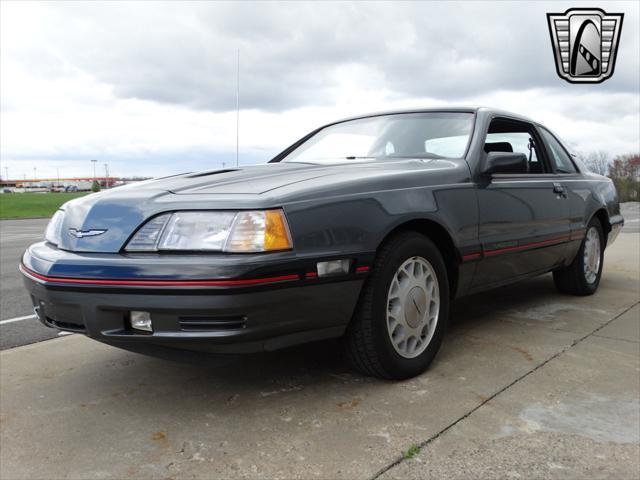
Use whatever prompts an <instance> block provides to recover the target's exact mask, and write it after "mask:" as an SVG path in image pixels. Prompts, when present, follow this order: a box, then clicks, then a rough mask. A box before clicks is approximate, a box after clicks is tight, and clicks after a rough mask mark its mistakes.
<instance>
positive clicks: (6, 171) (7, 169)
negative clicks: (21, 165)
mask: <svg viewBox="0 0 640 480" xmlns="http://www.w3.org/2000/svg"><path fill="white" fill-rule="evenodd" d="M4 179H5V180H6V181H7V182H8V181H9V167H4Z"/></svg>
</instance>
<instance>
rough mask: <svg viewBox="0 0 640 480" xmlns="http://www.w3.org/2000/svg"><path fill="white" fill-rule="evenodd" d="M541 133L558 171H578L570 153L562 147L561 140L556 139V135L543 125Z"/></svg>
mask: <svg viewBox="0 0 640 480" xmlns="http://www.w3.org/2000/svg"><path fill="white" fill-rule="evenodd" d="M540 133H541V134H542V137H543V138H544V141H545V142H546V144H547V150H548V151H549V155H550V156H551V158H552V159H553V161H554V163H555V165H556V172H558V173H576V171H577V170H576V167H575V165H574V164H573V162H572V161H571V157H569V154H568V153H567V152H566V151H565V149H564V148H562V145H560V142H558V140H556V137H554V136H553V135H552V134H551V132H549V131H548V130H547V129H546V128H543V127H540Z"/></svg>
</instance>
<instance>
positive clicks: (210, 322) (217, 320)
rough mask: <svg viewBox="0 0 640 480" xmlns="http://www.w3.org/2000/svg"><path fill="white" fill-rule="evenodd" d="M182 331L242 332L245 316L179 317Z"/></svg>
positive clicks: (245, 320)
mask: <svg viewBox="0 0 640 480" xmlns="http://www.w3.org/2000/svg"><path fill="white" fill-rule="evenodd" d="M178 322H179V323H180V329H181V330H183V331H189V332H212V331H219V330H241V329H243V328H245V326H246V322H247V317H246V316H245V315H233V316H211V315H192V316H182V317H178Z"/></svg>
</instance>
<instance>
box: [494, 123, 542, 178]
mask: <svg viewBox="0 0 640 480" xmlns="http://www.w3.org/2000/svg"><path fill="white" fill-rule="evenodd" d="M533 132H534V129H533V125H531V124H529V123H526V122H520V121H516V120H511V119H506V118H495V119H493V120H492V121H491V124H490V125H489V131H488V132H487V136H486V140H485V144H484V151H485V152H486V153H489V152H515V153H523V154H524V155H525V157H527V171H528V173H549V172H550V171H551V170H550V169H549V168H548V166H547V165H546V163H545V162H544V158H543V157H544V155H541V154H540V150H539V148H540V147H539V146H538V145H537V143H538V142H537V141H536V139H537V138H538V137H537V135H535V134H534V133H533Z"/></svg>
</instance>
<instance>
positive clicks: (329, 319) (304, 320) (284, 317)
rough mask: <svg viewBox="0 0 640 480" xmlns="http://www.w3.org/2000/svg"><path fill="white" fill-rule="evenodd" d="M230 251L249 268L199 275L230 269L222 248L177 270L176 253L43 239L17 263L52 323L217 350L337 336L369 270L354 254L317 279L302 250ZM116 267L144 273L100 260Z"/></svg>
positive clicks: (106, 336) (128, 341) (127, 341)
mask: <svg viewBox="0 0 640 480" xmlns="http://www.w3.org/2000/svg"><path fill="white" fill-rule="evenodd" d="M116 257H117V258H116ZM237 258H239V260H238V263H239V264H241V265H238V268H237V271H242V272H245V273H246V272H247V271H248V270H254V271H255V274H254V275H253V276H248V275H246V274H245V275H242V276H240V277H239V278H228V277H226V278H219V277H218V278H216V277H215V276H212V275H209V276H208V277H207V278H203V277H202V274H203V272H205V271H210V272H217V273H220V271H221V270H220V269H223V270H224V271H225V272H228V271H229V269H228V264H227V262H226V260H227V259H226V258H222V257H220V258H217V257H215V256H199V258H197V256H196V257H194V256H190V257H188V259H186V260H185V263H184V267H183V268H182V270H175V268H176V266H177V265H179V264H180V263H181V259H180V258H178V257H172V258H170V259H168V260H165V259H164V258H159V257H156V262H155V265H153V264H154V262H150V261H149V260H150V259H149V257H144V256H142V257H131V256H123V255H104V254H96V255H89V254H75V253H72V252H64V251H60V250H58V249H56V248H55V247H52V246H50V245H48V244H45V243H41V244H36V245H34V246H32V247H30V248H29V249H28V250H27V252H25V255H24V256H23V261H22V265H21V267H20V269H21V271H22V273H23V274H24V282H25V285H26V287H27V289H28V291H29V294H30V295H31V299H32V302H33V304H34V309H35V311H36V313H37V315H38V318H39V319H40V321H41V322H42V323H44V324H45V325H47V326H49V327H54V328H58V329H60V330H66V331H73V332H78V333H83V334H86V335H87V336H89V337H91V338H93V339H96V340H99V341H101V342H105V343H108V344H111V345H114V346H118V347H121V348H126V349H130V350H137V351H140V350H145V347H147V346H157V347H171V348H177V349H183V350H196V351H209V352H216V353H250V352H258V351H264V350H276V349H279V348H283V347H286V346H289V345H295V344H299V343H304V342H308V341H313V340H319V339H323V338H331V337H336V336H340V335H342V333H344V330H345V328H346V326H347V324H348V322H349V320H350V319H351V316H352V314H353V311H354V309H355V306H356V303H357V300H358V296H359V294H360V289H361V287H362V283H363V281H364V278H365V277H366V273H367V271H368V267H367V266H364V264H363V263H364V262H365V261H366V259H364V258H363V257H358V256H355V257H353V264H352V269H351V271H350V272H349V273H348V274H346V275H343V276H340V277H333V278H327V279H320V278H318V277H317V275H316V274H315V272H314V271H312V269H311V265H315V263H313V262H312V261H310V260H307V259H303V260H300V259H297V260H295V261H290V260H291V259H286V258H280V259H279V260H278V259H276V260H275V261H273V262H268V264H267V265H264V264H261V265H258V264H256V263H255V262H254V261H253V259H251V258H249V257H237ZM114 262H115V263H114ZM118 262H121V264H120V265H119V266H118ZM168 262H170V263H168ZM169 265H172V267H171V268H169ZM189 265H198V266H199V269H196V270H197V272H198V276H197V277H196V278H194V277H193V275H191V276H189V275H186V274H184V273H182V274H177V273H176V272H178V271H183V272H184V270H185V269H188V267H189ZM125 266H126V268H125ZM118 268H119V270H118V271H120V272H144V274H141V275H130V274H126V273H123V274H121V275H120V276H119V277H118V278H110V277H109V278H105V276H104V274H103V273H104V270H105V269H112V271H116V270H113V269H118ZM265 269H266V270H265ZM69 272H73V276H71V275H69ZM286 272H288V273H286ZM96 273H98V274H99V275H96ZM163 273H164V274H163ZM131 311H143V312H149V313H150V316H151V319H152V324H153V332H144V331H140V330H135V329H133V328H132V327H131V324H130V312H131Z"/></svg>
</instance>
